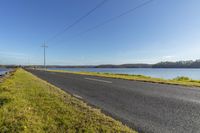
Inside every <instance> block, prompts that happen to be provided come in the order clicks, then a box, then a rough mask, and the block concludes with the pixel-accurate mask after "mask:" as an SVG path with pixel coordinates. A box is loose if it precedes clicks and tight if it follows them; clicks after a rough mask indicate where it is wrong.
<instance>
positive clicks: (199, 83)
mask: <svg viewBox="0 0 200 133" xmlns="http://www.w3.org/2000/svg"><path fill="white" fill-rule="evenodd" d="M48 71H53V72H64V73H73V74H81V75H90V76H99V77H107V78H117V79H125V80H136V81H142V82H152V83H160V84H171V85H182V86H191V87H200V80H192V79H190V78H188V77H177V78H174V79H170V80H167V79H161V78H153V77H149V76H144V75H129V74H112V73H101V72H72V71H65V70H48Z"/></svg>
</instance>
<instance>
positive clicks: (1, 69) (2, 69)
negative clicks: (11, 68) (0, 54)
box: [0, 68, 8, 75]
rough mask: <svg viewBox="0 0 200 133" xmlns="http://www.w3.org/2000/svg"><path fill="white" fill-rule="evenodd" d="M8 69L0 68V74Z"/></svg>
mask: <svg viewBox="0 0 200 133" xmlns="http://www.w3.org/2000/svg"><path fill="white" fill-rule="evenodd" d="M7 71H8V69H5V68H0V75H2V74H5V73H6V72H7Z"/></svg>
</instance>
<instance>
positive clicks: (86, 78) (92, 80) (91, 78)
mask: <svg viewBox="0 0 200 133" xmlns="http://www.w3.org/2000/svg"><path fill="white" fill-rule="evenodd" d="M85 79H87V80H92V81H98V82H104V83H109V84H112V82H111V81H106V80H100V79H93V78H85Z"/></svg>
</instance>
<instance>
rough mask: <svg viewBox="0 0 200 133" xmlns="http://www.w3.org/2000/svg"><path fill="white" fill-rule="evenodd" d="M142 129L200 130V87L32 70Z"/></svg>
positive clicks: (182, 132)
mask: <svg viewBox="0 0 200 133" xmlns="http://www.w3.org/2000/svg"><path fill="white" fill-rule="evenodd" d="M28 71H29V72H31V73H33V74H34V75H36V76H38V77H39V78H41V79H44V80H46V81H48V82H50V83H51V84H53V85H55V86H57V87H59V88H61V89H63V90H64V91H66V92H69V93H71V94H72V95H75V96H76V97H79V98H82V99H83V100H84V101H86V102H87V103H89V104H91V105H94V106H96V107H98V108H100V109H102V110H103V111H104V112H105V113H107V114H109V115H111V116H112V117H114V118H116V119H118V120H120V121H122V122H123V123H124V124H126V125H128V126H129V127H131V128H134V129H137V130H139V131H141V132H155V133H200V89H198V88H189V87H182V86H175V85H164V84H155V83H147V82H138V81H128V80H121V79H111V78H100V77H95V76H84V75H75V74H66V73H56V72H44V71H38V70H28Z"/></svg>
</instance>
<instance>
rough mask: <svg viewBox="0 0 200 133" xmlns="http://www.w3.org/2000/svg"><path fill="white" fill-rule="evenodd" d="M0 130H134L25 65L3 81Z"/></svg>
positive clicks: (0, 85)
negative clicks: (50, 82)
mask: <svg viewBox="0 0 200 133" xmlns="http://www.w3.org/2000/svg"><path fill="white" fill-rule="evenodd" d="M0 132H1V133H3V132H9V133H19V132H20V133H21V132H27V133H30V132H37V133H43V132H51V133H62V132H63V133H64V132H67V133H79V132H87V133H88V132H91V133H93V132H95V133H98V132H99V133H102V132H113V133H117V132H123V133H124V132H128V133H135V131H133V130H131V129H130V128H128V127H126V126H124V125H122V123H120V122H118V121H116V120H114V119H112V118H111V117H108V116H106V115H104V114H102V113H101V112H100V110H98V109H94V108H92V107H90V106H88V105H87V104H86V103H84V102H82V101H81V100H78V99H76V98H74V97H72V96H71V95H69V94H67V93H65V92H63V91H62V90H60V89H59V88H56V87H55V86H53V85H51V84H49V83H47V82H45V81H43V80H41V79H39V78H37V77H35V76H33V75H32V74H30V73H28V72H26V71H24V70H22V69H18V70H17V71H16V72H15V73H14V75H12V76H10V77H9V78H7V79H6V80H5V81H4V82H2V83H0Z"/></svg>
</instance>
